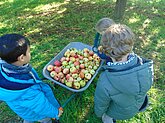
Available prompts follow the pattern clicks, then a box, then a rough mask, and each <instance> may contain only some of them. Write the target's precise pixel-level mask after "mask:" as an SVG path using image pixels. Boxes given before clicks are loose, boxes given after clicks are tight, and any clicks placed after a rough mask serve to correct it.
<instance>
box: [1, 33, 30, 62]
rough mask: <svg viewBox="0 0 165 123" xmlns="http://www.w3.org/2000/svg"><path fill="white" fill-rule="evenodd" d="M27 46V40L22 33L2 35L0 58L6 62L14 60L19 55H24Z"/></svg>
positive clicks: (28, 44)
mask: <svg viewBox="0 0 165 123" xmlns="http://www.w3.org/2000/svg"><path fill="white" fill-rule="evenodd" d="M28 46H30V42H29V40H28V39H27V38H26V37H24V36H22V35H19V34H6V35H3V36H1V37H0V58H1V59H2V60H5V61H6V62H8V63H13V62H16V61H17V58H18V57H19V56H20V55H22V54H24V55H26V51H27V48H28Z"/></svg>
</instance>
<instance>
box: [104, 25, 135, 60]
mask: <svg viewBox="0 0 165 123" xmlns="http://www.w3.org/2000/svg"><path fill="white" fill-rule="evenodd" d="M133 44H134V34H133V32H132V31H131V29H130V28H129V27H127V26H126V25H122V24H113V25H112V26H110V27H109V28H108V29H107V30H106V31H105V32H104V33H103V35H102V38H101V45H102V46H103V52H104V53H105V54H106V55H107V56H109V57H111V58H113V59H115V60H116V61H120V60H121V59H122V58H123V57H124V56H126V55H127V54H129V53H130V52H132V48H133Z"/></svg>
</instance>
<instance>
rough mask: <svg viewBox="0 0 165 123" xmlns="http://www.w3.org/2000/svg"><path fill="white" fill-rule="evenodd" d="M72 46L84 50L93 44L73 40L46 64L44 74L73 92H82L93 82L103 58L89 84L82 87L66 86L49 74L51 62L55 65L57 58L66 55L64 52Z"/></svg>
mask: <svg viewBox="0 0 165 123" xmlns="http://www.w3.org/2000/svg"><path fill="white" fill-rule="evenodd" d="M70 48H76V49H78V50H83V49H84V48H88V49H89V50H92V47H91V46H89V45H87V44H84V43H81V42H71V43H69V44H68V45H67V46H66V47H65V48H64V49H63V50H62V51H61V52H60V53H58V54H57V55H56V56H55V57H54V58H53V59H52V60H51V61H50V62H48V63H47V64H46V66H45V67H44V68H43V76H44V77H45V78H47V79H49V80H50V81H52V82H54V83H55V84H58V85H60V86H62V87H64V88H66V89H68V90H70V91H72V92H82V91H84V90H86V89H87V88H88V87H89V85H90V84H91V82H92V81H93V79H94V78H95V77H96V75H97V74H98V71H99V70H100V68H101V66H102V65H103V63H104V62H103V60H101V63H100V66H99V68H98V69H97V70H96V72H95V74H94V75H93V76H92V78H91V79H90V80H89V81H88V82H87V84H86V85H85V86H84V87H83V88H80V89H74V88H70V87H68V86H66V85H65V84H62V83H60V82H58V81H56V80H54V79H53V78H51V77H50V75H49V72H48V71H47V70H46V68H47V66H48V65H49V64H52V65H53V63H54V61H55V60H60V58H61V57H63V56H64V53H65V52H66V50H67V49H70Z"/></svg>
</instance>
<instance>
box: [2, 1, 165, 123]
mask: <svg viewBox="0 0 165 123" xmlns="http://www.w3.org/2000/svg"><path fill="white" fill-rule="evenodd" d="M114 7H115V0H1V1H0V35H3V34H6V33H19V34H23V35H25V36H27V37H28V38H29V39H30V41H31V53H32V60H31V64H32V65H33V66H34V68H35V69H36V70H37V72H38V73H39V75H40V77H43V76H42V69H43V67H44V66H45V65H46V64H47V62H48V61H50V60H51V59H52V58H53V57H54V56H55V55H56V54H57V53H59V52H60V51H61V50H62V49H63V48H64V47H65V46H66V45H67V44H68V43H70V42H73V41H79V42H83V43H87V44H89V45H93V39H94V36H95V29H94V26H95V24H96V22H97V21H98V20H99V19H100V18H102V17H110V18H112V19H113V11H114ZM164 12H165V1H164V0H128V2H127V8H126V11H125V15H124V18H123V20H121V23H123V24H126V25H128V26H129V27H130V28H131V29H132V30H133V32H134V33H135V35H136V42H135V47H134V51H135V53H137V54H139V55H141V56H143V57H146V58H149V59H153V60H154V72H155V76H154V84H153V87H152V88H151V90H150V91H149V97H150V98H149V99H150V105H149V107H148V108H147V110H146V111H145V112H142V113H139V114H137V115H136V116H135V117H133V118H132V119H130V120H124V121H117V123H163V122H165V117H164V116H165V92H164V90H165V64H164V61H165V29H164V28H165V27H164V26H165V21H164V20H165V13H164ZM97 78H98V76H97V77H96V78H95V79H94V81H93V82H92V84H91V85H90V86H89V88H88V89H87V90H85V91H84V92H83V93H82V94H79V95H77V96H76V97H75V98H73V99H72V100H71V102H69V103H68V105H66V107H65V108H64V114H63V115H62V117H61V118H60V121H61V122H62V123H101V120H100V119H99V118H97V117H96V115H95V114H94V111H93V105H94V102H93V96H94V91H95V87H96V82H97ZM46 82H48V83H50V82H49V81H46ZM53 88H54V93H55V95H56V97H57V98H58V99H59V100H60V102H61V104H64V102H65V101H66V100H67V99H68V98H69V96H70V95H71V94H73V93H72V92H71V91H68V90H66V89H65V88H62V87H60V86H56V87H53ZM20 121H22V119H20V118H19V117H18V116H17V115H16V114H15V113H13V112H12V111H11V110H10V109H9V108H8V106H7V105H6V104H5V103H1V104H0V123H19V122H20Z"/></svg>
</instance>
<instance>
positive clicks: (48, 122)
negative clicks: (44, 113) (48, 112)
mask: <svg viewBox="0 0 165 123" xmlns="http://www.w3.org/2000/svg"><path fill="white" fill-rule="evenodd" d="M38 122H40V123H52V120H51V119H50V118H45V119H42V120H39V121H38ZM23 123H34V121H27V120H24V121H23Z"/></svg>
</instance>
